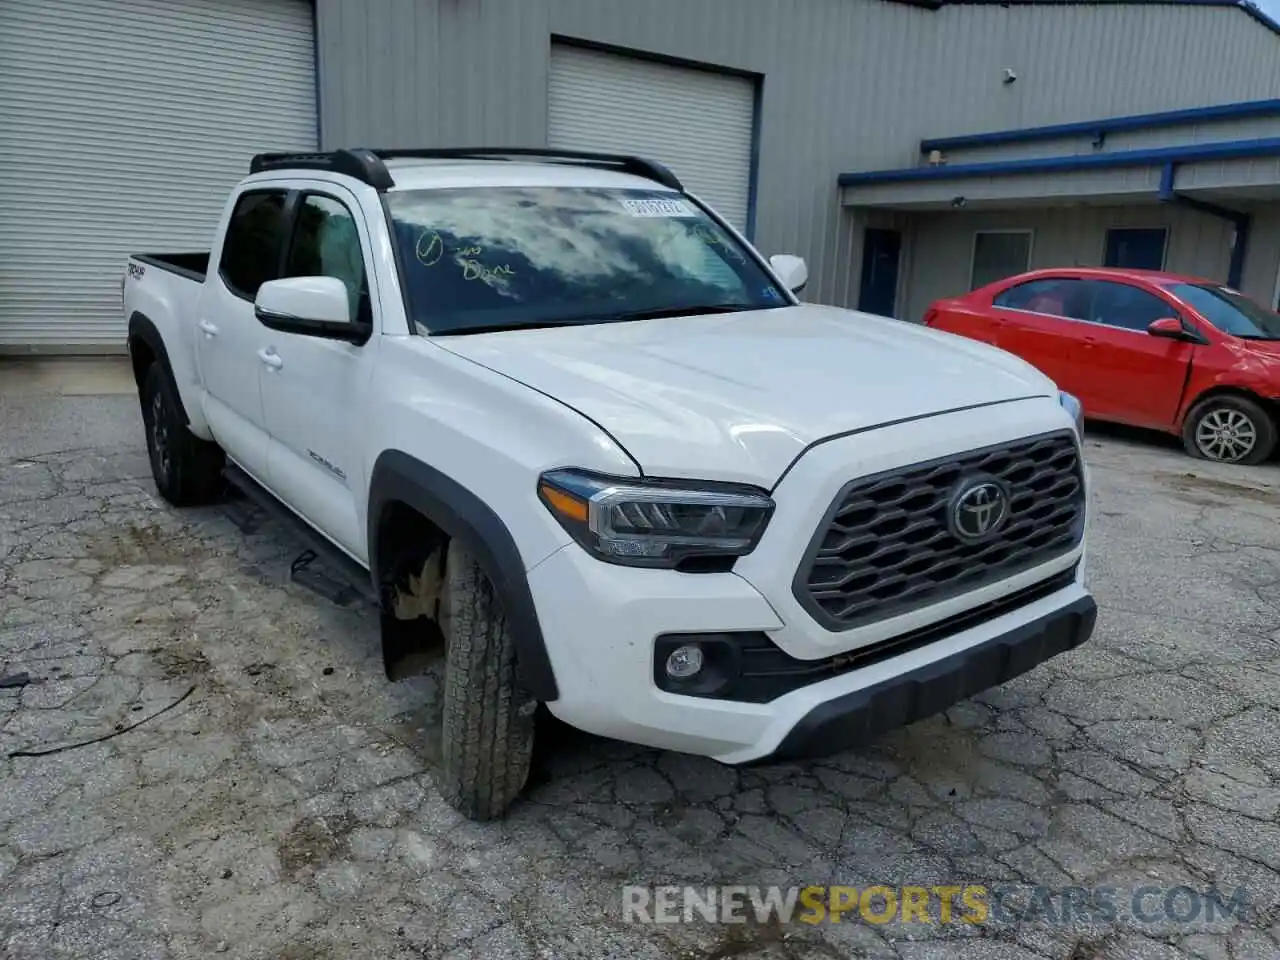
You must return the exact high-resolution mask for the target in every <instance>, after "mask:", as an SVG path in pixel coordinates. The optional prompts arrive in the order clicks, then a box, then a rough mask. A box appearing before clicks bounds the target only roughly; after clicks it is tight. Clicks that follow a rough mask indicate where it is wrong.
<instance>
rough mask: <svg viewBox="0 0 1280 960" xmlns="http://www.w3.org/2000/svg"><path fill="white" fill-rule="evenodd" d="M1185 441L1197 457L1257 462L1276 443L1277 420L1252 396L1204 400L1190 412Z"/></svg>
mask: <svg viewBox="0 0 1280 960" xmlns="http://www.w3.org/2000/svg"><path fill="white" fill-rule="evenodd" d="M1182 444H1183V446H1184V447H1186V449H1187V452H1188V453H1190V454H1191V455H1192V456H1193V457H1200V458H1202V459H1204V460H1216V461H1217V462H1219V463H1241V464H1249V465H1252V464H1257V463H1261V462H1262V461H1263V460H1266V459H1267V457H1269V456H1271V452H1272V451H1273V450H1274V449H1275V446H1276V424H1275V421H1274V420H1272V418H1271V416H1270V414H1268V413H1267V411H1266V410H1264V409H1263V408H1262V407H1261V406H1260V405H1259V404H1258V403H1256V402H1254V401H1253V400H1250V399H1249V398H1248V397H1239V396H1220V397H1210V398H1209V399H1208V400H1202V401H1201V402H1200V403H1198V404H1196V405H1195V407H1193V408H1192V410H1191V413H1189V414H1188V415H1187V422H1186V423H1185V424H1184V425H1183V427H1182Z"/></svg>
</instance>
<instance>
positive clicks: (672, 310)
mask: <svg viewBox="0 0 1280 960" xmlns="http://www.w3.org/2000/svg"><path fill="white" fill-rule="evenodd" d="M763 309H765V308H764V307H763V306H761V305H760V304H758V303H696V304H691V305H689V306H685V307H658V308H656V309H653V310H632V311H630V312H627V313H608V314H605V315H604V316H602V317H599V318H598V319H599V322H600V323H624V322H626V321H628V320H665V319H666V318H668V317H696V316H700V315H705V314H712V313H744V312H746V311H749V310H763Z"/></svg>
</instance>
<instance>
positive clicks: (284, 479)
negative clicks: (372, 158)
mask: <svg viewBox="0 0 1280 960" xmlns="http://www.w3.org/2000/svg"><path fill="white" fill-rule="evenodd" d="M359 210H360V207H359V205H358V204H357V203H356V200H355V198H354V197H352V196H351V195H350V194H349V193H347V192H346V191H345V190H343V189H341V188H339V187H336V186H334V185H331V184H324V185H323V186H322V185H319V184H317V185H316V186H315V187H314V188H312V187H301V188H299V192H298V196H297V200H296V202H295V203H294V205H293V211H294V213H293V217H292V219H291V223H290V225H289V237H288V240H287V243H288V248H287V252H286V254H285V260H284V270H283V271H282V273H281V277H282V278H286V277H308V276H329V277H337V278H338V279H340V280H342V281H343V283H344V284H346V286H347V290H348V298H349V299H348V302H349V305H350V308H351V322H352V323H366V324H371V325H372V324H374V322H375V318H374V316H373V314H374V310H373V300H372V298H371V297H370V295H369V275H368V271H367V264H368V263H369V262H370V257H369V250H370V249H371V247H370V244H369V234H368V230H367V228H366V225H365V224H364V222H363V219H362V217H361V215H360V214H359ZM259 328H260V332H261V339H262V344H263V351H264V353H263V355H262V356H263V360H262V373H261V383H262V403H263V408H264V411H265V414H266V423H267V432H268V434H269V435H270V470H271V483H272V487H273V488H274V489H275V492H276V493H277V495H278V496H280V497H282V498H283V499H284V500H285V501H286V502H287V503H288V504H289V505H290V506H291V507H293V508H294V510H295V511H297V512H298V513H299V514H301V515H302V517H303V519H305V520H307V521H308V522H309V523H310V524H311V525H312V526H313V527H315V528H316V529H317V530H319V531H320V532H321V533H323V534H324V535H325V536H327V537H328V538H329V539H330V540H332V541H334V542H335V543H336V544H337V545H338V546H340V547H342V548H343V550H345V551H346V552H347V553H348V554H349V555H351V556H352V557H354V558H355V559H357V560H359V561H360V562H362V563H366V562H367V561H368V556H367V554H368V546H367V539H366V535H365V526H366V521H365V518H364V515H363V512H362V511H361V510H360V509H359V508H358V505H359V504H363V503H364V502H365V491H366V484H367V482H368V478H367V477H366V476H365V457H364V454H365V450H364V444H363V442H362V441H363V437H364V435H365V430H364V429H363V427H364V423H363V417H364V416H365V415H366V404H367V396H368V391H369V385H370V382H371V378H372V373H373V366H374V357H375V354H376V351H377V345H378V339H377V337H376V336H373V337H371V338H370V339H369V340H368V341H366V342H365V343H364V344H353V343H345V342H342V341H338V340H329V339H322V338H319V337H311V336H306V335H303V334H296V333H284V332H281V331H277V330H272V329H269V328H267V327H265V326H262V325H261V324H259Z"/></svg>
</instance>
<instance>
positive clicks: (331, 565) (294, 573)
mask: <svg viewBox="0 0 1280 960" xmlns="http://www.w3.org/2000/svg"><path fill="white" fill-rule="evenodd" d="M223 475H224V476H225V477H226V479H227V483H229V484H230V485H231V486H233V487H235V488H236V489H237V490H239V491H240V492H241V493H243V494H244V495H245V496H246V497H248V498H249V499H250V500H252V501H253V503H254V505H255V506H257V507H258V508H259V509H261V510H262V511H263V512H264V513H266V514H267V515H268V516H269V517H271V518H272V519H273V520H276V521H278V522H279V523H280V524H281V525H282V526H284V527H286V528H287V529H288V530H289V531H290V532H291V533H293V534H294V536H296V537H297V538H298V539H299V540H301V541H302V542H303V543H304V544H306V545H307V547H308V548H309V549H308V550H307V551H305V552H304V553H302V554H301V555H300V556H299V557H298V558H297V559H296V560H294V561H293V564H292V565H291V567H290V571H289V573H290V578H291V579H294V580H297V581H298V583H299V584H301V585H302V586H305V587H308V588H310V589H312V590H315V591H316V592H317V593H320V594H322V595H324V596H327V597H328V598H329V599H330V600H332V601H333V602H334V603H338V604H340V605H341V604H342V603H343V599H342V597H341V596H340V594H339V592H338V591H334V590H332V589H327V588H326V586H325V585H323V581H324V580H326V579H327V578H324V577H322V576H320V575H318V574H317V573H316V572H315V571H312V570H309V569H308V568H309V567H310V565H311V563H312V562H313V561H314V560H317V559H319V560H321V561H323V563H324V565H325V567H326V568H328V569H330V570H332V571H333V572H334V573H336V574H338V575H339V576H340V577H341V578H342V585H343V586H345V587H349V588H350V589H351V591H353V592H354V593H355V594H356V596H357V597H359V598H360V599H362V600H365V601H367V602H368V603H371V604H373V605H374V606H375V607H376V606H378V592H377V591H376V590H375V589H374V587H373V577H372V576H371V575H370V573H369V571H368V570H365V569H364V568H363V567H362V566H360V564H358V563H356V562H355V561H354V560H352V559H351V558H350V557H349V556H347V555H346V554H345V553H343V552H342V551H341V550H339V549H338V548H337V547H335V546H334V545H333V544H332V543H330V542H329V540H328V539H326V538H325V537H324V536H322V535H321V534H319V533H317V532H316V531H315V530H314V529H312V527H311V525H310V524H308V523H307V522H306V521H305V520H303V519H302V518H301V517H299V516H298V515H297V514H296V513H294V512H293V511H292V510H290V509H289V508H288V507H286V506H285V505H284V504H283V503H281V502H280V500H279V499H277V498H276V496H275V495H274V494H272V493H271V491H269V490H267V489H266V488H265V487H263V486H262V485H261V484H260V483H258V482H257V481H256V480H254V479H253V478H252V477H251V476H249V475H248V474H247V473H245V472H244V471H243V470H241V469H240V468H239V467H237V466H236V465H235V464H232V463H228V464H227V465H226V467H224V468H223ZM316 580H320V581H321V583H316V582H315V581H316Z"/></svg>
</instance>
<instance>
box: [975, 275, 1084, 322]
mask: <svg viewBox="0 0 1280 960" xmlns="http://www.w3.org/2000/svg"><path fill="white" fill-rule="evenodd" d="M1089 294H1090V291H1089V285H1088V284H1087V283H1085V282H1084V281H1083V280H1073V279H1071V278H1069V277H1063V278H1060V279H1050V280H1032V281H1031V282H1030V283H1020V284H1018V285H1017V286H1016V287H1010V288H1009V289H1008V290H1006V291H1005V292H1004V293H1002V294H1000V295H999V296H997V297H996V298H995V299H994V300H993V301H992V303H993V304H994V305H995V306H997V307H1004V308H1005V309H1008V310H1028V311H1030V312H1031V313H1044V314H1048V315H1050V316H1054V317H1070V318H1071V319H1072V320H1087V319H1089Z"/></svg>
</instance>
